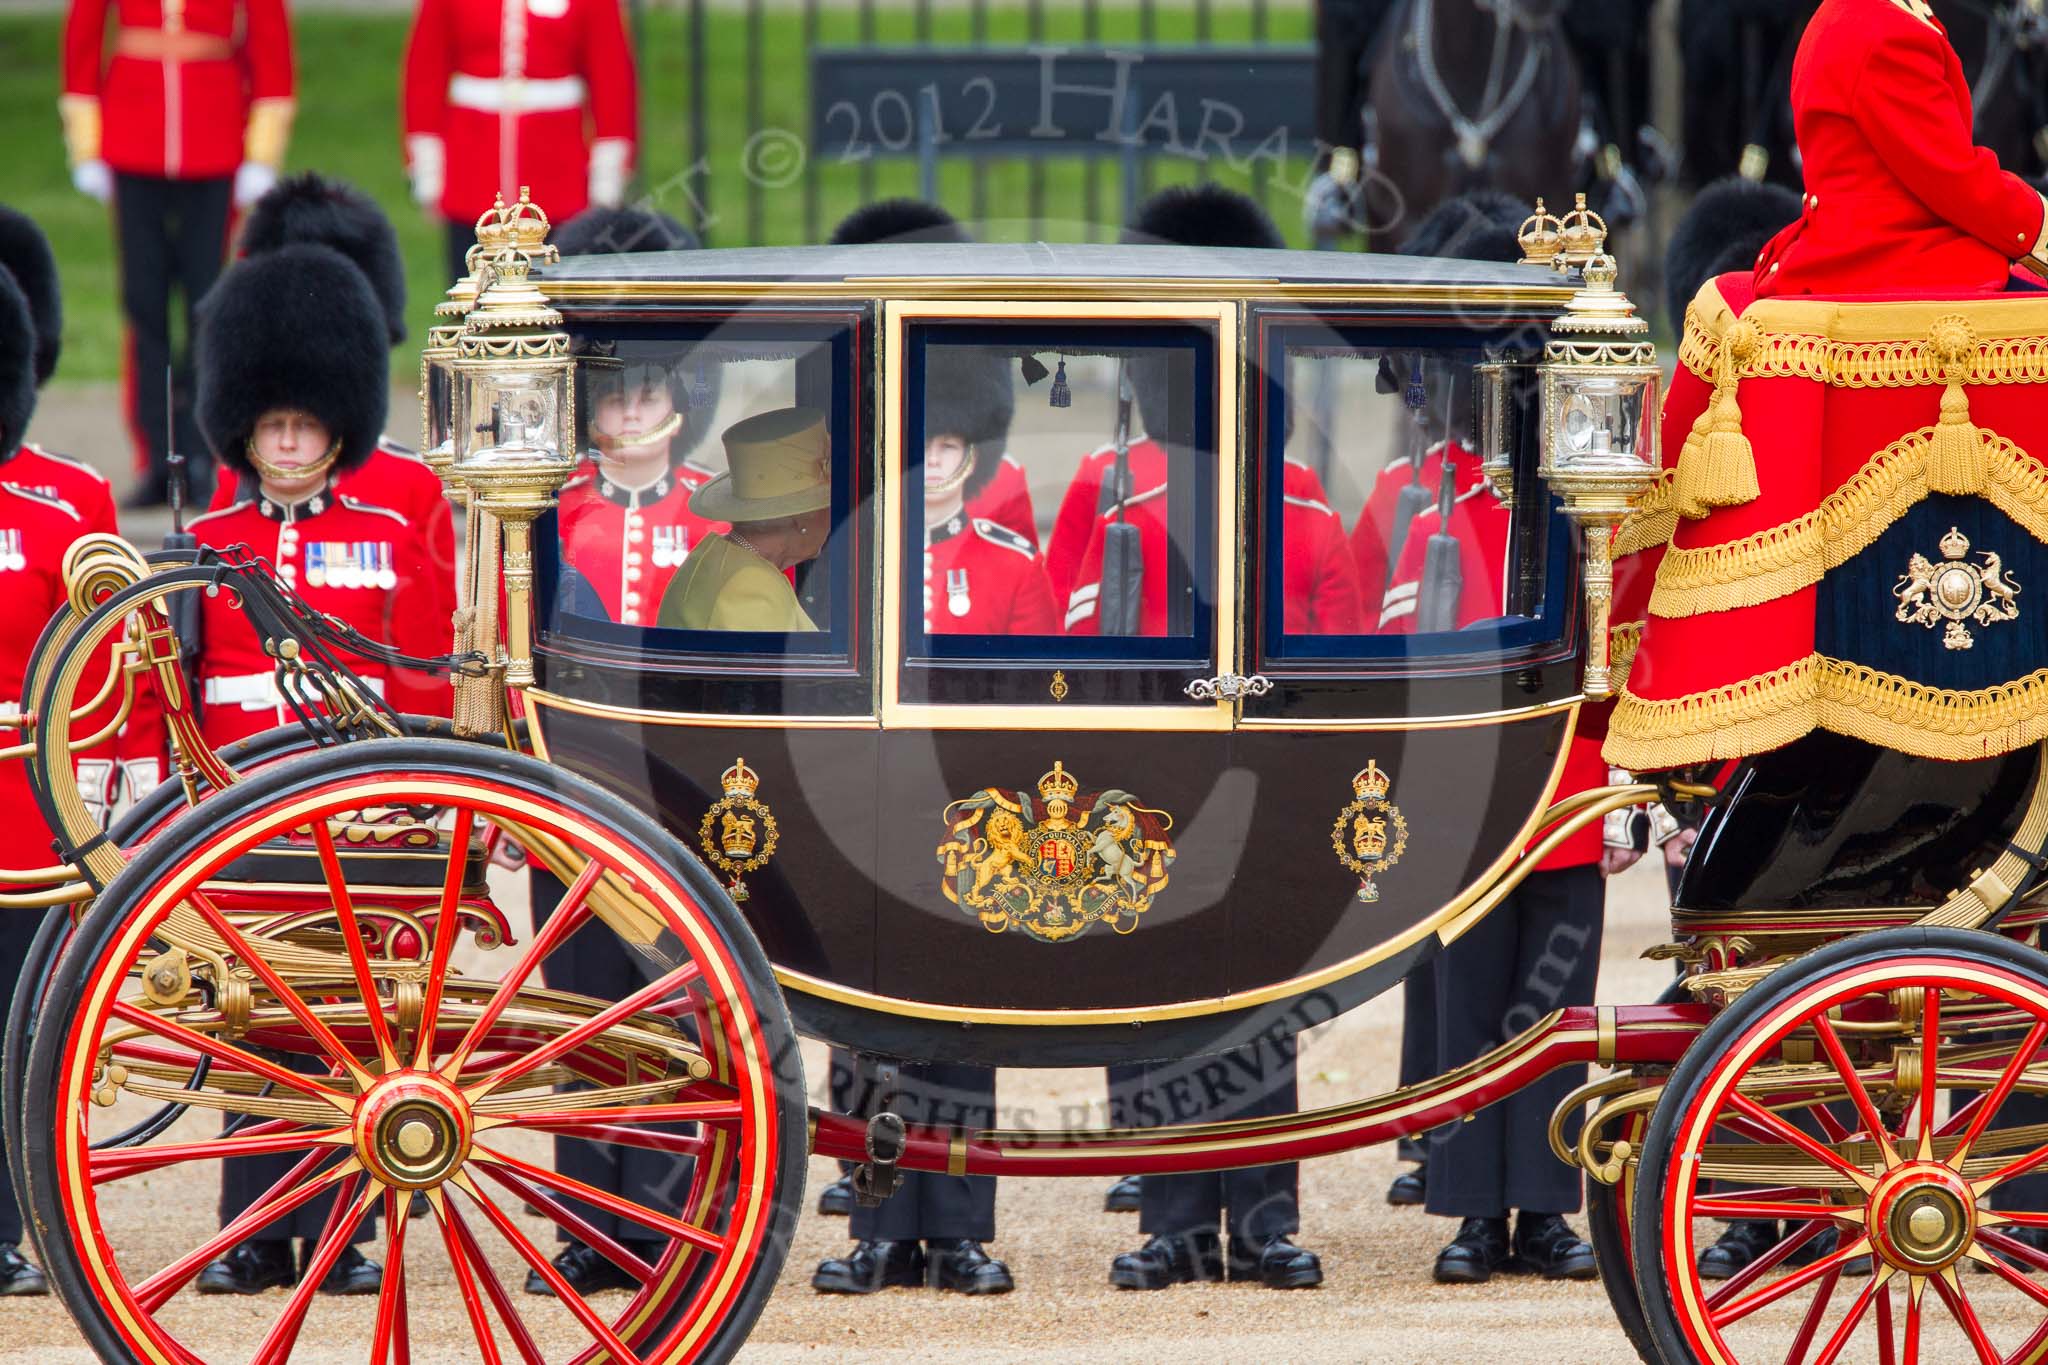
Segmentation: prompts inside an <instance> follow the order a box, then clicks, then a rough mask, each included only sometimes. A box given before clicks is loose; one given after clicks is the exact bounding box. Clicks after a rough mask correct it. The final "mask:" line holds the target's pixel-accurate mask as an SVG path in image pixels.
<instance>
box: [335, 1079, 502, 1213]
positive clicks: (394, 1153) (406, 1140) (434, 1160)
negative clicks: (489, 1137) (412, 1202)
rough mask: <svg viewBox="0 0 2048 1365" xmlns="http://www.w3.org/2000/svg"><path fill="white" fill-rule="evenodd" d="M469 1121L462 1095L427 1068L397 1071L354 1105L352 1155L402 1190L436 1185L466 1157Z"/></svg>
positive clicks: (467, 1153)
mask: <svg viewBox="0 0 2048 1365" xmlns="http://www.w3.org/2000/svg"><path fill="white" fill-rule="evenodd" d="M473 1132H474V1125H473V1124H472V1122H471V1119H470V1113H469V1106H468V1105H467V1104H466V1103H465V1102H464V1101H463V1098H462V1095H461V1094H460V1092H458V1091H457V1090H456V1089H455V1088H454V1087H453V1086H451V1085H449V1084H448V1083H447V1082H446V1081H445V1080H443V1079H442V1078H441V1077H439V1076H436V1075H433V1074H432V1073H428V1072H399V1073H397V1074H395V1075H392V1076H388V1077H385V1078H384V1079H382V1080H380V1081H378V1082H377V1083H376V1084H375V1085H373V1086H371V1087H370V1089H369V1090H368V1091H366V1092H365V1093H364V1095H363V1098H362V1102H361V1103H360V1104H359V1105H358V1106H357V1108H356V1117H355V1124H354V1136H355V1148H356V1155H357V1156H359V1157H360V1158H362V1162H363V1165H364V1166H365V1167H367V1168H368V1169H369V1170H370V1172H371V1173H372V1174H373V1175H375V1176H376V1177H377V1178H378V1179H379V1180H382V1181H384V1182H385V1183H387V1184H391V1185H396V1186H398V1187H399V1188H401V1189H409V1190H423V1189H428V1188H431V1187H432V1186H435V1185H439V1184H440V1183H441V1182H442V1181H444V1180H446V1179H447V1178H448V1177H449V1176H450V1175H452V1174H454V1173H455V1171H456V1170H457V1169H459V1168H460V1167H461V1165H462V1163H463V1161H464V1160H466V1159H467V1158H468V1156H469V1145H470V1138H471V1136H472V1134H473Z"/></svg>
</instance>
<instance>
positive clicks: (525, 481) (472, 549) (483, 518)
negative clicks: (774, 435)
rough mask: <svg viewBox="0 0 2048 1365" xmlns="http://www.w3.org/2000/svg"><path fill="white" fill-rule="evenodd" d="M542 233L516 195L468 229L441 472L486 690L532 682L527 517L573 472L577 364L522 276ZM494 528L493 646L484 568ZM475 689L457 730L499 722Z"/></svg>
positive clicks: (539, 250) (537, 215)
mask: <svg viewBox="0 0 2048 1365" xmlns="http://www.w3.org/2000/svg"><path fill="white" fill-rule="evenodd" d="M548 227H549V224H548V218H547V215H546V214H545V213H543V212H541V210H540V209H539V208H538V207H536V206H535V205H534V204H533V202H532V201H531V200H530V199H529V198H528V197H527V194H526V192H525V191H524V190H522V191H521V192H520V195H519V202H518V203H516V204H514V205H512V206H510V207H509V208H508V207H507V206H506V205H505V202H504V200H503V199H502V198H500V200H499V201H498V204H497V206H496V207H495V208H493V209H492V210H491V212H490V213H487V214H485V215H484V219H483V221H481V222H480V223H479V224H478V226H477V244H478V249H477V279H478V281H479V282H480V286H481V287H480V289H479V290H478V293H477V297H476V303H475V305H474V306H473V307H472V308H471V309H470V311H469V313H468V314H467V316H466V317H465V318H464V320H463V324H462V331H461V333H460V334H459V335H458V336H457V337H456V339H455V358H454V360H453V361H452V362H451V364H450V369H451V372H452V382H451V384H450V400H451V401H450V408H451V413H450V419H449V439H450V443H451V451H450V461H449V469H450V470H451V477H452V478H453V479H454V480H455V481H456V482H459V483H460V484H461V485H462V486H463V488H464V490H465V491H466V493H467V497H468V503H469V506H470V509H471V513H472V524H471V527H470V536H469V550H468V559H469V562H470V567H471V568H473V569H474V571H475V577H474V580H473V582H474V592H473V595H472V596H471V598H470V606H469V608H468V609H467V612H466V613H465V617H466V619H465V620H464V621H463V622H462V626H463V627H464V628H466V631H467V634H468V639H469V641H470V645H469V647H470V648H476V649H481V650H483V651H484V652H485V653H486V654H487V655H488V656H489V657H490V658H491V660H492V661H493V664H494V667H493V669H492V673H493V675H494V679H493V680H492V685H491V687H490V690H491V691H492V692H495V680H496V678H498V677H500V676H501V678H502V681H503V683H504V684H505V685H506V686H510V687H515V688H517V687H525V686H527V685H528V684H530V683H532V681H533V522H534V520H535V518H537V517H539V516H540V515H541V514H542V513H544V512H546V511H547V510H548V509H549V508H551V507H553V506H554V503H555V495H556V494H557V493H558V492H560V490H561V487H562V485H563V484H564V483H566V482H568V479H569V476H570V475H571V474H572V473H573V472H574V471H575V468H576V456H577V452H576V439H575V438H576V418H575V410H576V362H575V358H574V356H573V355H572V353H571V349H570V342H569V334H568V333H567V332H565V331H563V330H562V315H561V314H560V313H558V312H556V311H555V309H554V307H553V306H552V305H551V304H549V302H548V299H547V295H545V294H544V293H542V292H541V290H540V287H539V286H538V285H536V284H535V283H534V282H533V280H532V278H531V274H532V270H533V267H535V266H536V265H546V264H550V263H552V262H553V261H554V260H556V259H557V253H556V252H555V249H554V248H553V247H551V246H549V245H548V244H547V235H548ZM500 533H502V535H503V537H504V550H503V559H502V563H503V573H504V588H505V613H506V619H505V630H504V640H505V643H504V646H503V648H502V650H501V649H500V647H499V644H498V639H499V631H498V629H497V622H496V619H495V617H496V609H497V593H496V591H495V585H494V584H493V583H492V582H491V580H490V573H489V570H490V567H491V566H492V565H493V563H495V562H497V559H498V556H497V554H496V545H495V541H496V539H497V536H498V534H500ZM462 633H463V632H462V630H458V635H460V634H462ZM461 643H462V642H461V641H460V640H458V647H461ZM484 694H485V689H484V688H481V687H479V688H476V689H473V690H472V703H471V704H470V705H464V704H463V703H462V702H461V700H460V698H458V707H457V716H456V720H457V724H458V725H459V726H461V727H463V728H465V729H468V728H479V727H482V726H484V725H485V724H487V723H490V722H491V721H493V720H495V719H496V716H495V715H494V714H492V713H489V712H487V711H486V709H485V706H486V703H485V701H484ZM495 704H496V703H495V700H492V701H490V702H489V703H488V705H489V706H493V707H494V706H495Z"/></svg>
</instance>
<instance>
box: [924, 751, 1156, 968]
mask: <svg viewBox="0 0 2048 1365" xmlns="http://www.w3.org/2000/svg"><path fill="white" fill-rule="evenodd" d="M1076 811H1080V812H1081V813H1080V814H1079V815H1078V816H1077V815H1076V814H1075V812H1076ZM945 818H946V827H947V830H948V837H947V839H946V842H945V843H943V844H940V845H939V848H938V859H939V865H940V866H941V867H942V868H943V869H944V873H945V875H944V877H943V878H942V880H941V881H940V889H941V890H942V891H943V892H944V893H945V896H946V899H947V900H949V901H951V902H953V904H955V905H957V906H959V907H960V908H961V909H962V910H965V911H967V912H968V913H970V914H973V915H976V916H978V917H979V918H980V920H981V924H982V927H983V928H984V929H987V930H988V931H989V932H990V933H992V934H1000V933H1003V932H1005V931H1006V930H1012V929H1014V930H1016V931H1017V932H1018V933H1022V934H1028V935H1030V936H1031V937H1032V938H1035V939H1038V940H1039V941H1040V942H1043V943H1060V942H1063V941H1065V940H1067V939H1070V938H1073V937H1075V936H1076V935H1078V934H1080V933H1083V932H1084V931H1086V930H1087V928H1088V926H1089V925H1091V924H1098V923H1100V924H1107V925H1109V926H1110V928H1112V929H1114V930H1116V931H1117V932H1118V933H1120V934H1128V933H1130V932H1131V931H1132V930H1133V929H1136V928H1137V927H1138V917H1139V916H1140V915H1143V914H1144V913H1145V911H1146V910H1147V909H1148V908H1149V907H1150V906H1151V904H1152V898H1153V897H1154V896H1156V895H1158V894H1159V893H1160V892H1161V891H1163V890H1165V889H1166V873H1167V868H1169V867H1171V866H1172V864H1173V857H1174V852H1173V842H1172V840H1170V839H1169V838H1167V831H1168V830H1170V829H1172V828H1173V817H1172V816H1170V815H1168V814H1167V813H1166V812H1165V811H1161V810H1152V809H1150V808H1149V807H1146V806H1141V805H1139V804H1138V799H1137V798H1136V797H1134V796H1132V795H1131V794H1130V793H1129V792H1125V791H1116V790H1107V791H1100V792H1084V791H1082V790H1081V784H1080V782H1079V780H1078V779H1077V778H1075V777H1074V775H1073V774H1072V773H1070V772H1068V771H1067V770H1066V768H1065V766H1064V765H1063V764H1061V763H1059V762H1055V763H1054V764H1053V765H1052V771H1051V772H1049V773H1047V774H1045V776H1043V777H1041V778H1039V779H1038V792H1037V794H1036V795H1035V796H1034V795H1033V794H1032V793H1030V792H1027V791H1013V790H1009V789H1007V788H1003V787H984V788H982V789H981V790H980V791H978V792H976V793H975V794H974V795H972V796H970V797H967V798H966V799H964V800H960V801H955V802H954V803H953V804H951V805H950V806H948V807H946V813H945Z"/></svg>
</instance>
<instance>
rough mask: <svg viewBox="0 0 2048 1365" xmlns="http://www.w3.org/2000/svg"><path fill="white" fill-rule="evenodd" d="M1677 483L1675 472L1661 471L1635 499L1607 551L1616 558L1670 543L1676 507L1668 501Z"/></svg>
mask: <svg viewBox="0 0 2048 1365" xmlns="http://www.w3.org/2000/svg"><path fill="white" fill-rule="evenodd" d="M1677 482H1678V471H1676V470H1673V469H1667V470H1664V471H1663V472H1662V473H1660V474H1658V475H1657V481H1656V482H1655V483H1653V484H1651V485H1650V487H1649V491H1647V492H1645V493H1644V494H1643V496H1642V497H1640V498H1638V499H1636V504H1635V506H1634V508H1632V509H1631V510H1630V512H1629V514H1628V515H1627V516H1626V517H1624V518H1623V519H1622V523H1621V525H1620V526H1619V527H1617V528H1616V530H1615V532H1614V548H1613V550H1612V551H1611V553H1612V554H1613V556H1614V557H1615V558H1616V559H1620V558H1622V557H1624V556H1626V555H1633V554H1641V553H1642V552H1643V551H1644V550H1654V549H1656V548H1657V547H1658V546H1659V545H1669V544H1670V543H1671V537H1672V536H1673V535H1675V534H1676V533H1677V531H1678V506H1677V504H1676V503H1675V502H1673V501H1672V496H1673V491H1674V489H1675V488H1676V486H1677Z"/></svg>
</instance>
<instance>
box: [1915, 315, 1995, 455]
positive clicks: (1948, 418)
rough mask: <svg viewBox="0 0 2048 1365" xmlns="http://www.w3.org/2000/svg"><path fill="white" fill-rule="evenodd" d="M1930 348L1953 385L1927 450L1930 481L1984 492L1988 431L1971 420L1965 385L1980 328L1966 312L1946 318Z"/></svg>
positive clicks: (1936, 328)
mask: <svg viewBox="0 0 2048 1365" xmlns="http://www.w3.org/2000/svg"><path fill="white" fill-rule="evenodd" d="M1928 349H1929V350H1930V351H1932V352H1933V354H1934V358H1935V360H1936V361H1937V362H1939V363H1940V365H1941V367H1942V375H1943V377H1944V378H1945V379H1946V380H1947V381H1948V390H1947V392H1945V393H1943V394H1942V395H1941V421H1940V422H1939V423H1938V424H1936V426H1935V428H1934V438H1933V440H1932V442H1931V443H1930V446H1929V449H1928V453H1927V487H1928V489H1929V490H1930V491H1932V492H1936V493H1955V494H1963V495H1975V494H1980V493H1982V492H1983V491H1984V483H1985V480H1986V478H1987V477H1988V476H1989V475H1990V472H1991V457H1990V453H1989V452H1988V451H1987V450H1986V449H1985V448H1984V438H1983V434H1982V433H1981V432H1979V431H1978V429H1977V424H1976V423H1975V422H1973V421H1971V420H1970V395H1969V394H1968V393H1966V392H1964V390H1963V383H1964V381H1965V380H1967V379H1968V378H1969V377H1970V365H1971V362H1972V361H1973V360H1975V359H1976V355H1977V334H1976V332H1975V331H1974V330H1973V329H1972V328H1971V326H1970V324H1969V321H1968V320H1967V319H1965V318H1962V317H1947V318H1943V319H1942V320H1941V321H1940V322H1937V323H1935V324H1934V332H1933V334H1932V335H1931V336H1930V337H1929V338H1928Z"/></svg>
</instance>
